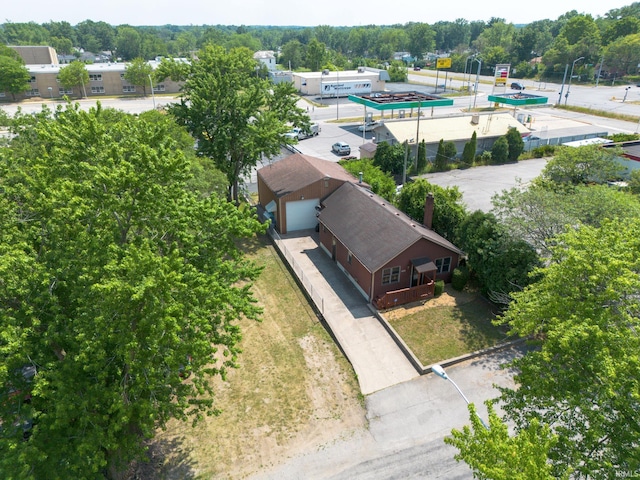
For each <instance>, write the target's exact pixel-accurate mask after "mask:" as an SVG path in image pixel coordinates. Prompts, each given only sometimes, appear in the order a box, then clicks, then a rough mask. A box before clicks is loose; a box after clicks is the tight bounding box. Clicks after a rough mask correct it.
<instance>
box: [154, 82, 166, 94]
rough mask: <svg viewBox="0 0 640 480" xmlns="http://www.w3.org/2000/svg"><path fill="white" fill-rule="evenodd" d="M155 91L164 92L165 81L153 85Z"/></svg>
mask: <svg viewBox="0 0 640 480" xmlns="http://www.w3.org/2000/svg"><path fill="white" fill-rule="evenodd" d="M153 91H154V92H164V83H161V84H159V85H154V86H153Z"/></svg>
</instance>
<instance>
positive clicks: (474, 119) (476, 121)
mask: <svg viewBox="0 0 640 480" xmlns="http://www.w3.org/2000/svg"><path fill="white" fill-rule="evenodd" d="M479 123H480V114H479V113H474V114H473V115H472V116H471V124H472V125H478V124H479Z"/></svg>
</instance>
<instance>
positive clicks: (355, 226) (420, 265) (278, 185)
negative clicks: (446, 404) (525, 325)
mask: <svg viewBox="0 0 640 480" xmlns="http://www.w3.org/2000/svg"><path fill="white" fill-rule="evenodd" d="M258 193H259V196H260V205H261V206H262V208H263V209H264V210H265V212H266V213H265V215H266V216H267V217H269V218H271V219H272V221H273V222H274V223H275V228H276V229H277V230H278V231H279V232H280V233H282V234H285V233H287V232H289V233H290V232H294V231H298V230H305V229H314V228H315V229H316V230H317V231H318V232H319V234H318V235H319V241H320V247H321V248H322V249H323V250H324V251H325V252H326V253H327V255H329V256H330V257H331V258H332V259H333V260H334V261H335V262H336V263H337V265H338V266H339V267H340V269H341V270H343V271H344V272H345V273H346V275H347V276H348V278H349V279H350V280H351V281H352V282H353V283H354V285H355V286H356V287H357V288H358V290H359V291H360V293H361V294H362V295H363V296H364V297H365V298H366V299H367V300H368V301H369V302H371V303H373V304H374V305H375V306H376V307H377V308H388V307H392V306H395V305H402V304H404V303H408V302H414V301H418V300H424V299H426V298H429V297H432V296H433V294H434V290H435V282H436V280H444V281H446V282H448V281H450V280H451V276H452V273H453V270H454V269H455V268H456V267H457V266H458V263H459V261H460V257H461V256H462V255H463V252H462V251H461V250H460V249H458V248H457V247H456V246H455V245H453V244H452V243H451V242H449V241H448V240H447V239H445V238H444V237H442V236H440V235H438V234H437V233H436V232H434V231H433V230H432V229H431V221H432V219H433V207H434V200H433V196H432V195H429V196H427V198H426V199H425V209H424V218H423V219H422V223H420V222H417V221H415V220H412V219H411V218H409V217H408V216H407V215H405V214H404V213H402V212H401V211H399V210H398V209H397V208H395V207H394V206H393V205H391V204H389V202H387V201H386V200H384V199H383V198H381V197H379V196H377V195H375V194H374V193H373V192H371V190H370V186H369V185H367V184H366V183H363V182H362V180H361V179H356V178H354V177H353V176H352V175H350V174H349V173H347V172H346V171H345V170H344V169H343V168H342V167H341V166H340V165H338V164H337V163H334V162H329V161H326V160H320V159H318V158H315V157H310V156H307V155H300V154H296V155H292V156H290V157H287V158H286V159H284V160H280V161H278V162H275V163H273V164H272V165H268V166H265V167H262V168H261V169H260V170H258ZM310 234H313V233H312V232H310Z"/></svg>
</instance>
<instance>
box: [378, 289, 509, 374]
mask: <svg viewBox="0 0 640 480" xmlns="http://www.w3.org/2000/svg"><path fill="white" fill-rule="evenodd" d="M493 319H494V313H493V309H492V305H491V304H489V303H488V302H487V301H485V300H484V299H483V298H482V297H480V296H479V295H477V296H475V297H474V298H473V299H471V301H469V302H466V303H462V304H460V303H459V304H457V305H454V306H440V307H432V308H424V309H420V310H418V311H416V312H415V313H412V314H409V315H405V316H404V317H401V318H398V319H394V320H391V321H390V323H391V325H392V326H393V328H394V329H395V330H396V331H397V332H398V334H399V335H400V336H401V337H402V339H403V340H404V341H405V342H406V343H407V345H408V346H409V348H411V350H412V351H413V353H414V354H415V355H416V356H417V357H418V358H419V359H420V362H421V363H422V364H423V365H431V364H433V363H437V362H441V361H443V360H447V359H449V358H454V357H458V356H460V355H463V354H465V353H469V352H473V351H476V350H481V349H483V348H488V347H491V346H494V345H497V344H499V343H501V342H503V341H505V340H506V335H505V334H504V332H502V331H501V330H500V329H499V328H497V327H495V326H494V325H493V324H492V323H491V320H493Z"/></svg>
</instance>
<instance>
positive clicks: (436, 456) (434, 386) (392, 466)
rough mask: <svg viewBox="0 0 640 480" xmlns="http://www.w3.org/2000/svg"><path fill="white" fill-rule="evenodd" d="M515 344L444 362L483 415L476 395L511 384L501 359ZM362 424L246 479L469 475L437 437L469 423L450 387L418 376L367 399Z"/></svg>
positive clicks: (452, 479) (463, 479)
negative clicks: (458, 361)
mask: <svg viewBox="0 0 640 480" xmlns="http://www.w3.org/2000/svg"><path fill="white" fill-rule="evenodd" d="M521 353H522V350H520V349H518V348H514V349H510V350H507V351H504V352H500V353H496V354H493V355H488V356H485V357H481V358H478V359H475V360H470V361H467V362H464V363H461V364H458V365H455V366H452V367H449V368H447V374H448V375H449V377H450V378H451V379H452V380H454V381H455V382H456V383H457V385H458V386H459V387H460V389H461V390H462V391H463V392H464V394H465V395H466V396H467V398H468V399H469V401H471V402H473V403H474V404H475V405H476V407H478V413H479V415H480V416H481V417H482V418H484V419H485V421H486V420H487V413H486V408H485V407H484V405H483V401H484V400H486V399H489V398H495V397H496V396H497V395H498V391H497V389H495V388H494V386H493V385H500V386H513V382H512V372H510V371H508V370H504V369H501V368H500V365H502V364H504V363H505V362H507V361H509V360H511V359H513V358H514V357H515V356H517V355H520V354H521ZM365 401H366V408H367V418H368V420H369V427H368V429H367V430H360V431H357V432H345V433H344V435H343V436H342V438H339V439H336V440H335V441H334V442H332V443H330V444H327V445H319V446H317V448H315V449H314V450H313V451H310V452H308V453H307V454H306V455H301V456H298V457H294V458H291V459H288V460H286V461H284V462H283V464H281V465H280V466H277V467H275V468H273V469H271V470H269V471H265V472H262V473H259V474H256V475H254V476H252V477H250V478H251V479H252V480H275V479H278V480H283V479H284V480H288V479H311V478H312V479H318V480H354V479H368V480H383V479H385V480H386V479H398V480H400V479H409V478H413V479H418V478H419V479H446V480H458V479H459V480H467V479H469V480H470V479H472V478H473V476H472V474H471V471H470V470H469V468H468V467H467V465H466V464H464V463H458V462H456V460H455V459H454V455H455V453H456V452H457V450H456V449H455V448H453V447H450V446H448V445H446V444H445V443H444V438H445V437H446V436H447V435H449V434H450V432H451V430H452V429H453V428H455V429H461V428H462V427H463V426H464V425H466V424H468V423H469V414H468V411H467V406H466V403H465V401H464V400H463V399H462V397H461V396H460V395H459V394H458V392H457V390H456V389H455V387H454V386H453V385H452V384H450V383H448V382H446V381H445V380H442V379H441V378H440V377H438V376H436V375H435V374H430V375H425V376H422V377H419V378H417V379H415V380H411V381H409V382H405V383H402V384H399V385H396V386H393V387H390V388H387V389H385V390H382V391H379V392H376V393H373V394H371V395H368V396H367V397H366V400H365Z"/></svg>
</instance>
